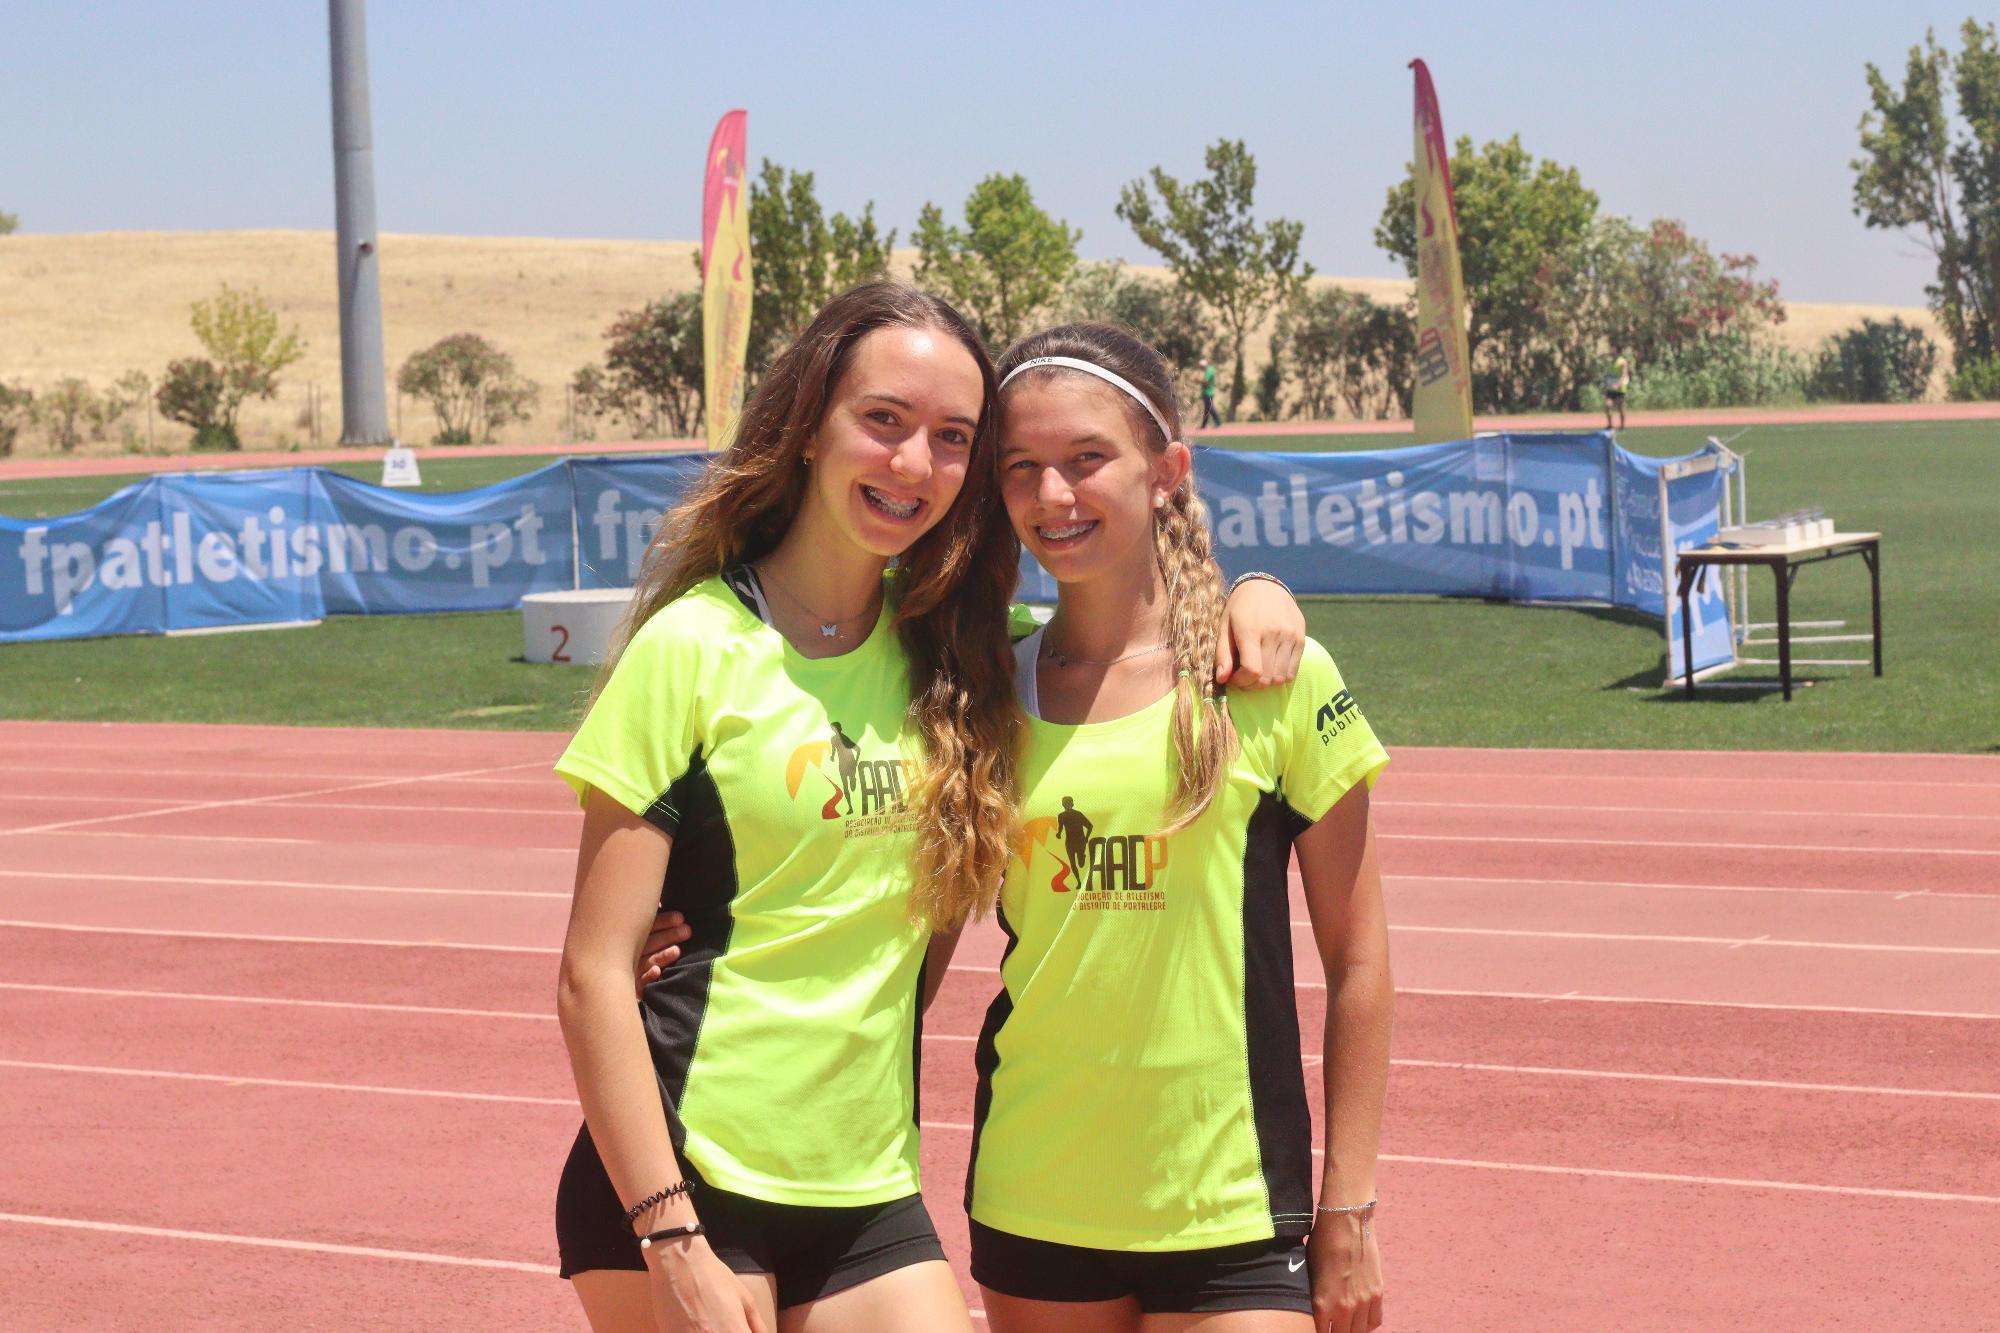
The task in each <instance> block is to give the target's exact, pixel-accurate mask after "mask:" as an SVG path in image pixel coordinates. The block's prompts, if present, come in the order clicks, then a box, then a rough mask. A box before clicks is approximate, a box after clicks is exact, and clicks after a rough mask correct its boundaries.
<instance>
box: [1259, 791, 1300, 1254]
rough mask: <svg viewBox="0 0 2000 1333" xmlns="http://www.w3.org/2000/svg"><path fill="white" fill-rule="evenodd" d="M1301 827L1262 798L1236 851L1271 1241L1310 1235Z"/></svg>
mask: <svg viewBox="0 0 2000 1333" xmlns="http://www.w3.org/2000/svg"><path fill="white" fill-rule="evenodd" d="M1306 827H1307V825H1306V824H1305V822H1304V821H1303V820H1302V819H1301V818H1300V816H1299V815H1298V814H1296V813H1295V812H1294V811H1293V810H1292V809H1291V808H1290V807H1289V806H1287V805H1286V804H1285V803H1284V801H1282V800H1281V799H1279V797H1277V796H1276V795H1275V794H1273V793H1270V792H1266V793H1264V795H1263V796H1262V797H1261V798H1260V799H1259V801H1258V803H1257V811H1256V813H1255V814H1253V815H1252V816H1251V817H1250V827H1249V830H1248V836H1247V838H1246V840H1245V844H1244V849H1243V1022H1244V1034H1243V1035H1244V1038H1245V1044H1246V1046H1247V1048H1248V1050H1249V1054H1250V1103H1251V1114H1252V1116H1253V1118H1254V1119H1255V1120H1256V1123H1257V1147H1258V1151H1259V1153H1260V1155H1261V1156H1262V1158H1263V1162H1264V1188H1265V1191H1266V1193H1268V1194H1269V1196H1270V1199H1271V1226H1272V1228H1273V1230H1274V1231H1275V1233H1276V1235H1277V1237H1278V1239H1280V1240H1286V1239H1293V1238H1296V1237H1299V1236H1303V1235H1305V1234H1306V1233H1307V1232H1308V1231H1310V1230H1311V1229H1312V1218H1313V1195H1312V1112H1311V1110H1310V1109H1309V1108H1308V1106H1307V1104H1306V1081H1305V1069H1304V1067H1303V1064H1302V1062H1301V1060H1300V1057H1299V1012H1298V1003H1297V1000H1296V999H1295V998H1294V996H1295V992H1294V989H1293V984H1292V905H1291V895H1290V891H1289V889H1288V887H1287V882H1286V881H1287V877H1288V872H1289V871H1290V868H1291V861H1292V840H1293V839H1294V838H1296V837H1297V836H1298V835H1299V834H1300V833H1302V832H1304V831H1305V829H1306Z"/></svg>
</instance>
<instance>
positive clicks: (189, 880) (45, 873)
mask: <svg viewBox="0 0 2000 1333" xmlns="http://www.w3.org/2000/svg"><path fill="white" fill-rule="evenodd" d="M0 878H4V879H60V880H82V881H84V882H85V883H101V884H214V885H221V886H223V887H225V888H241V889H331V890H334V891H336V892H340V893H418V894H443V895H447V896H450V897H454V898H559V899H561V900H562V901H564V902H568V901H569V900H570V898H571V897H572V896H573V895H571V894H568V893H555V892H552V891H549V890H543V889H440V888H428V887H424V886H420V885H411V884H333V883H328V882H326V881H322V880H309V879H222V878H218V877H216V876H212V875H110V874H91V873H88V872H86V871H81V870H0Z"/></svg>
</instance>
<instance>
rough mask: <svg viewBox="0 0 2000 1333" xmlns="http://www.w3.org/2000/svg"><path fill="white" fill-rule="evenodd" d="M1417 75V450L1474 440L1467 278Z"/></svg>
mask: <svg viewBox="0 0 2000 1333" xmlns="http://www.w3.org/2000/svg"><path fill="white" fill-rule="evenodd" d="M1410 68H1411V69H1413V70H1415V71H1416V72H1417V118H1416V131H1417V153H1416V158H1415V165H1416V185H1417V189H1416V195H1417V369H1416V375H1417V384H1416V392H1415V394H1414V395H1413V396H1412V401H1411V406H1410V418H1411V424H1412V425H1414V426H1415V427H1416V442H1417V443H1418V444H1442V443H1444V442H1445V441H1447V440H1469V439H1471V438H1472V357H1471V354H1470V353H1469V352H1468V351H1467V350H1466V344H1465V326H1466V321H1465V278H1464V275H1463V274H1462V273H1460V271H1459V267H1458V209H1457V206H1456V204H1455V203H1454V202H1453V200H1452V197H1451V155H1450V153H1449V152H1448V151H1446V148H1445V138H1444V122H1443V121H1442V120H1441V119H1440V118H1439V116H1438V103H1437V89H1436V88H1433V87H1432V86H1431V72H1430V70H1428V69H1426V68H1425V67H1424V62H1423V61H1421V60H1412V61H1411V62H1410Z"/></svg>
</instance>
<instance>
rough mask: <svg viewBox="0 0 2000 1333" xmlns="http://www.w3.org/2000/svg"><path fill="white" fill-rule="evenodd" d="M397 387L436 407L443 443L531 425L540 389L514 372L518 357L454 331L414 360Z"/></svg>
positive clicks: (436, 438)
mask: <svg viewBox="0 0 2000 1333" xmlns="http://www.w3.org/2000/svg"><path fill="white" fill-rule="evenodd" d="M396 387H397V388H398V389H400V390H402V391H403V392H404V393H407V394H409V395H410V396H412V397H414V398H422V399H423V400H424V401H426V402H428V403H429V404H430V405H431V411H432V412H433V413H435V414H436V416H437V424H438V431H437V434H436V435H435V436H433V437H432V439H433V441H434V442H435V443H438V444H471V443H472V442H473V441H474V440H491V439H492V438H493V432H494V431H495V430H496V429H498V428H499V427H501V426H504V425H506V424H507V423H509V422H511V421H526V420H527V419H528V416H529V414H530V413H531V412H532V411H533V410H534V406H535V399H536V398H537V397H538V396H539V394H540V390H539V389H538V388H537V387H536V385H535V382H534V381H533V380H529V379H524V378H522V377H521V376H520V375H519V374H517V373H515V370H514V358H513V357H511V356H509V355H507V353H505V352H503V351H501V350H500V349H499V348H498V347H495V346H494V345H493V344H492V343H490V342H488V341H487V340H486V339H484V338H482V337H480V336H479V335H478V334H476V333H454V334H452V335H451V336H450V337H449V338H441V339H439V340H438V341H437V342H435V343H432V344H431V345H430V346H429V347H426V348H424V350H423V351H421V352H418V353H416V354H415V355H413V356H411V357H410V359H409V360H407V361H405V362H404V363H403V368H402V370H400V371H398V372H397V374H396Z"/></svg>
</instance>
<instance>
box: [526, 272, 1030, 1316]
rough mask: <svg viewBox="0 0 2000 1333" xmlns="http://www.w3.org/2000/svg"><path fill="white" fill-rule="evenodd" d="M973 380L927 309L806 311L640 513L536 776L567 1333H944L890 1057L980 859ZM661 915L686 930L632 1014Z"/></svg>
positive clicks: (991, 561) (997, 739)
mask: <svg viewBox="0 0 2000 1333" xmlns="http://www.w3.org/2000/svg"><path fill="white" fill-rule="evenodd" d="M993 392H994V381H993V375H992V369H991V367H990V365H989V363H988V362H987V359H986V356H985V353H984V352H983V350H982V349H981V347H980V344H979V340H978V338H977V337H976V336H975V335H974V334H973V332H972V331H971V329H970V328H969V327H968V326H967V325H966V323H965V321H964V320H963V319H962V318H961V317H960V316H959V315H958V314H957V312H955V311H953V310H952V309H951V308H950V307H949V306H948V305H946V304H944V303H943V302H941V301H939V300H937V299H936V298H934V297H931V296H927V295H924V294H922V293H919V292H916V291H914V290H912V289H910V288H907V287H903V286H900V285H897V284H892V283H873V284H868V285H865V286H862V287H859V288H856V289H855V290H853V291H851V292H848V293H847V294H845V295H843V296H841V297H839V298H836V299H835V300H834V301H833V302H832V303H831V304H830V305H829V306H828V307H827V308H826V309H825V310H824V311H822V312H821V313H820V315H819V316H818V317H817V318H816V319H815V320H814V321H813V322H812V324H811V325H810V326H809V327H808V328H807V329H806V331H805V332H804V333H803V334H802V335H801V336H800V338H799V339H798V341H797V342H796V343H795V344H794V345H793V346H792V347H791V348H790V349H788V350H787V351H786V352H785V353H784V354H783V355H781V356H780V357H779V358H778V360H777V361H776V362H775V363H774V364H773V365H772V366H771V368H770V369H769V370H768V371H767V372H766V374H765V376H764V378H763V379H762V381H761V382H760V383H759V385H758V387H757V389H756V391H755V393H754V394H753V395H752V396H751V399H750V401H749V403H748V404H747V405H746V407H745V411H744V415H743V418H742V421H741V424H740V425H739V427H738V430H737V434H736V440H735V442H734V443H733V444H732V445H731V447H730V448H729V450H728V451H727V452H726V453H725V454H723V455H722V456H721V457H720V458H719V459H717V460H716V461H715V463H714V464H713V465H712V466H711V467H710V468H709V470H708V471H707V473H706V474H705V475H704V477H703V478H702V480H701V481H700V482H698V483H697V484H696V486H695V487H694V489H693V490H692V492H691V493H690V494H689V496H688V498H687V499H686V500H685V501H684V502H683V503H682V504H681V505H680V506H679V507H677V508H676V510H675V511H674V513H673V514H672V515H670V516H669V518H668V519H667V521H666V522H665V523H663V524H662V526H661V531H660V534H659V536H658V537H657V538H656V539H655V542H654V544H653V547H652V548H651V550H650V551H649V552H648V557H647V562H646V566H645V570H644V573H643V574H642V576H641V578H640V582H639V587H638V589H637V591H636V594H635V597H634V602H633V607H632V611H631V613H630V615H629V617H628V620H627V624H626V627H625V632H624V634H623V636H622V640H623V643H622V648H621V651H620V654H619V656H618V658H617V661H616V664H615V666H614V667H612V668H611V669H610V671H609V673H608V675H607V678H606V681H605V684H604V687H603V690H602V692H601V693H600V694H599V696H598V698H597V700H596V702H595V704H594V705H593V707H592V709H591V711H590V714H589V716H588V717H587V718H586V720H585V721H584V723H583V725H582V727H581V728H580V729H579V730H578V732H577V734H576V737H575V739H574V740H573V741H572V743H571V744H570V746H569V748H568V750H567V751H566V752H565V753H564V755H563V757H562V759H561V760H560V761H558V764H557V769H558V771H559V772H560V773H561V774H562V775H563V776H564V778H565V779H566V780H568V781H569V782H570V783H571V785H572V786H573V787H575V789H576V790H577V792H578V795H579V797H580V799H582V801H583V802H584V810H585V821H584V831H583V838H582V847H581V850H580V852H579V856H578V864H577V881H576V892H575V900H574V903H573V906H572V910H571V918H570V925H569V932H568V936H567V939H566V940H565V942H564V947H563V963H562V981H561V988H560V993H559V1012H560V1017H561V1019H562V1029H563V1036H564V1039H565V1041H566V1042H567V1044H568V1046H569V1051H570V1059H571V1063H572V1067H573V1069H574V1072H575V1076H576V1083H577V1090H578V1094H579V1097H580V1100H581V1101H582V1103H583V1110H584V1119H585V1128H584V1129H583V1130H582V1131H581V1132H580V1133H579V1135H578V1137H577V1140H576V1144H575V1146H574V1148H573V1149H572V1151H571V1154H570V1158H569V1161H568V1163H567V1165H566V1166H565V1168H564V1172H563V1179H562V1184H561V1187H560V1189H559V1191H558V1198H557V1234H558V1239H559V1241H560V1244H561V1250H562V1261H563V1262H562V1271H563V1273H564V1275H565V1276H568V1277H571V1278H572V1279H573V1280H574V1283H575V1287H576V1291H577V1294H578V1296H579V1298H580V1299H581V1300H582V1302H583V1305H584V1308H585V1311H586V1313H587V1314H588V1316H589V1318H590V1320H591V1323H592V1325H593V1326H594V1327H595V1328H598V1329H645V1328H659V1329H663V1330H673V1331H676V1333H677V1331H678V1330H682V1329H701V1330H707V1329H724V1330H731V1331H732V1333H734V1331H736V1330H745V1329H756V1330H765V1331H766V1333H768V1331H770V1330H777V1329H792V1328H804V1327H806V1326H807V1325H808V1323H809V1324H810V1327H811V1328H813V1329H815V1330H827V1331H828V1333H845V1331H846V1330H854V1333H862V1331H864V1330H865V1331H866V1333H896V1331H897V1330H909V1333H935V1331H936V1330H951V1329H961V1330H963V1329H969V1327H970V1324H969V1322H968V1318H967V1315H966V1311H965V1307H964V1303H963V1301H962V1300H961V1299H960V1296H959V1293H958V1288H957V1286H956V1283H955V1282H954V1280H953V1278H952V1276H951V1274H950V1272H949V1270H948V1269H947V1268H946V1266H945V1264H944V1262H943V1254H942V1251H941V1250H940V1248H939V1246H938V1242H937V1236H936V1232H935V1230H934V1229H933V1227H932V1225H931V1221H930V1218H929V1216H928V1214H927V1213H926V1212H925V1210H924V1206H923V1200H922V1198H921V1196H920V1195H919V1194H918V1192H917V1189H918V1183H917V1132H916V1124H915V1117H914V1107H915V1091H916V1088H915V1081H916V1074H915V1053H916V1042H917V1036H916V1015H917V1012H918V1007H919V995H918V992H919V988H920V985H921V980H922V973H921V969H922V965H923V957H924V949H925V943H926V941H927V939H928V938H929V936H930V933H931V931H932V929H933V928H938V929H943V930H951V929H954V928H956V927H957V926H958V925H959V924H960V923H962V922H963V921H964V920H965V918H966V917H967V916H968V915H969V914H970V913H972V912H974V911H976V910H978V909H979V908H980V907H981V906H982V905H983V904H984V903H986V902H988V901H990V899H991V897H992V894H993V891H994V886H995V885H996V884H997V882H998V880H999V878H1000V875H1001V872H1002V868H1003V866H1004V864H1005V862H1006V859H1007V857H1008V855H1009V854H1010V851H1011V847H1012V829H1013V825H1014V799H1015V794H1016V782H1015V776H1014V775H1015V752H1016V746H1017V742H1018V731H1019V722H1020V710H1019V706H1018V705H1017V704H1016V702H1015V699H1014V693H1013V686H1012V680H1011V674H1012V673H1011V656H1010V650H1009V647H1008V641H1007V639H1008V614H1007V602H1008V596H1009V593H1010V591H1011V590H1012V588H1013V586H1014V582H1015V579H1016V569H1017V566H1018V559H1019V547H1018V545H1017V543H1016V542H1015V540H1014V538H1013V535H1012V533H1011V531H1010V529H1009V528H1008V525H1007V522H1006V517H1005V514H1004V511H1002V510H1001V508H1000V507H999V505H998V504H997V503H996V502H995V501H994V499H993V497H992V494H991V477H992V464H991V457H992V453H993V448H994V437H993V416H994V413H993V409H992V403H993ZM891 562H893V565H894V567H893V569H891V568H890V566H891ZM663 904H664V905H665V906H667V907H669V908H673V909H675V910H676V911H678V912H679V913H680V914H681V915H682V916H683V917H684V918H685V921H686V925H685V930H686V932H687V938H686V940H685V943H684V944H683V945H682V947H681V951H680V954H679V956H678V958H675V959H670V960H667V961H668V962H669V964H670V965H668V966H666V967H665V969H664V970H663V971H659V972H658V973H657V979H654V980H651V982H650V984H647V985H645V986H644V988H643V992H642V996H641V1001H640V1004H639V1005H638V1006H636V1007H635V1006H634V1005H633V1003H632V992H631V985H632V981H631V978H632V975H633V971H634V966H635V960H638V959H640V957H641V954H642V950H643V949H644V948H645V944H644V941H645V937H646V934H647V928H648V926H649V925H651V924H652V923H653V919H654V913H655V912H656V910H658V909H659V908H660V907H661V906H662V905H663ZM645 979H646V977H645V976H642V980H645Z"/></svg>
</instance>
